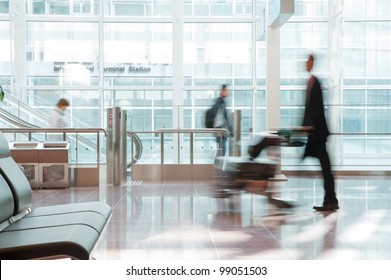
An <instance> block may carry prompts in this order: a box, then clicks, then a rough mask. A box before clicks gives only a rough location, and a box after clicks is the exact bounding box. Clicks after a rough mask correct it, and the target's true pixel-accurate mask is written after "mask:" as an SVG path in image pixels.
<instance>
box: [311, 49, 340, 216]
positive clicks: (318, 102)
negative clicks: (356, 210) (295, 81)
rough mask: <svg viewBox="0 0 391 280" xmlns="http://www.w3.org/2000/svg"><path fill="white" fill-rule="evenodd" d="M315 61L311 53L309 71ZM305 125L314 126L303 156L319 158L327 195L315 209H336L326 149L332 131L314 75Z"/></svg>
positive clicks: (332, 177)
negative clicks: (330, 130) (328, 126)
mask: <svg viewBox="0 0 391 280" xmlns="http://www.w3.org/2000/svg"><path fill="white" fill-rule="evenodd" d="M314 62H315V58H314V55H312V54H311V55H310V56H309V57H308V60H307V64H306V67H307V71H308V72H309V73H311V71H312V68H313V66H314ZM303 126H308V127H312V129H311V131H310V132H309V135H308V142H307V146H306V148H305V152H304V156H303V157H304V158H305V157H307V156H309V157H315V158H317V159H319V161H320V165H321V167H322V174H323V181H324V191H325V195H324V199H323V205H321V206H314V209H315V210H316V211H335V210H337V209H338V208H339V206H338V200H337V197H336V195H335V186H334V176H333V174H332V172H331V165H330V158H329V155H328V153H327V150H326V141H327V137H328V136H329V134H330V133H329V130H328V128H327V123H326V118H325V115H324V106H323V94H322V89H321V87H320V83H319V80H318V78H317V77H316V76H314V75H311V78H310V79H309V81H308V85H307V94H306V103H305V113H304V120H303Z"/></svg>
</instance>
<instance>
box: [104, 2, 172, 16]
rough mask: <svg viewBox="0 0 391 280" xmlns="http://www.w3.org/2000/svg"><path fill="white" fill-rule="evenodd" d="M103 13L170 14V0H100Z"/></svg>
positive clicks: (128, 14)
mask: <svg viewBox="0 0 391 280" xmlns="http://www.w3.org/2000/svg"><path fill="white" fill-rule="evenodd" d="M102 1H103V7H104V8H103V10H104V14H105V15H110V16H171V15H172V0H102Z"/></svg>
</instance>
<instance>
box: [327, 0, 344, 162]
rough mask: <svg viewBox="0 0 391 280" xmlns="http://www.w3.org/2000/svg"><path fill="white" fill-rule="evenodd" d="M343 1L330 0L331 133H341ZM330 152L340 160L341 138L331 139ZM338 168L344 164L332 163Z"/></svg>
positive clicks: (329, 77) (329, 118) (329, 90)
mask: <svg viewBox="0 0 391 280" xmlns="http://www.w3.org/2000/svg"><path fill="white" fill-rule="evenodd" d="M342 5H343V1H340V0H330V1H329V8H328V9H329V23H328V30H329V34H328V35H329V36H328V73H329V76H328V79H327V80H328V93H329V95H328V96H329V100H327V101H326V102H325V103H329V104H330V105H331V106H330V107H329V109H328V110H329V112H328V124H329V129H330V131H331V132H341V131H342V129H341V123H340V119H341V113H342V108H340V106H339V105H341V104H342V88H341V85H342V83H343V78H342V49H343V45H342V44H343V43H342V41H343V38H342V28H343V6H342ZM328 143H329V144H328V145H329V151H330V152H332V159H340V160H342V159H343V157H342V156H341V155H342V153H343V151H342V149H343V145H342V141H341V137H337V136H336V137H331V138H330V140H329V142H328ZM332 164H336V165H338V166H341V165H342V162H332Z"/></svg>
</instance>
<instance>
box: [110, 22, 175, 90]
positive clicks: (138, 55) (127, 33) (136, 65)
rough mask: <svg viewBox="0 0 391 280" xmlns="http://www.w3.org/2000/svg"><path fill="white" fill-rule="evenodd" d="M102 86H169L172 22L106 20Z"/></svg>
mask: <svg viewBox="0 0 391 280" xmlns="http://www.w3.org/2000/svg"><path fill="white" fill-rule="evenodd" d="M104 38H105V40H104V62H105V64H104V75H105V85H110V86H129V85H131V86H156V85H164V86H167V85H172V25H171V24H168V23H107V24H105V36H104Z"/></svg>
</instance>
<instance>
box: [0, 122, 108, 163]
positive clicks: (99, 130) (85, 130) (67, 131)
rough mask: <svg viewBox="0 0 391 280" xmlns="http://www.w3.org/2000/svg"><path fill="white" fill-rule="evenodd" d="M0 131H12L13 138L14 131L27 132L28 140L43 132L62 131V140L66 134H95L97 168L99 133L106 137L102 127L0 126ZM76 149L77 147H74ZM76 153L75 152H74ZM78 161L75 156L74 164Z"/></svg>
mask: <svg viewBox="0 0 391 280" xmlns="http://www.w3.org/2000/svg"><path fill="white" fill-rule="evenodd" d="M0 131H1V132H3V133H14V139H15V138H16V136H15V135H16V133H27V135H28V140H29V141H31V140H32V134H33V133H45V134H58V133H62V135H63V140H64V141H65V140H66V135H67V134H76V136H77V135H78V134H79V133H83V134H96V144H97V149H96V158H97V160H96V161H97V167H98V168H99V164H100V134H102V133H103V135H104V136H105V137H106V136H107V132H106V130H105V129H103V128H0ZM76 145H78V141H77V137H76ZM76 149H77V147H76ZM76 155H77V154H76ZM77 163H78V159H77V156H76V164H77Z"/></svg>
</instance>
